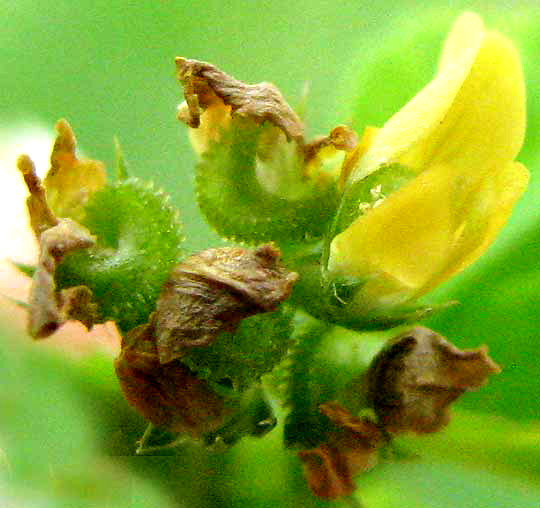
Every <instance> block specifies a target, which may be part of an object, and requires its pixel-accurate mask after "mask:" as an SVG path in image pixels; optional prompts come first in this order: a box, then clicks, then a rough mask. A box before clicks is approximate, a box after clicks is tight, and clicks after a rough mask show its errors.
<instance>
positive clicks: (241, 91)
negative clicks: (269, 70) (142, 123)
mask: <svg viewBox="0 0 540 508" xmlns="http://www.w3.org/2000/svg"><path fill="white" fill-rule="evenodd" d="M176 68H177V75H178V79H179V80H180V82H181V83H182V84H183V85H184V97H185V99H186V102H185V105H181V106H180V111H179V115H178V116H179V119H180V120H181V121H183V122H185V123H187V124H188V125H189V126H190V127H192V128H197V127H199V125H200V117H201V114H202V111H204V110H205V109H207V108H210V106H216V105H219V104H220V103H222V104H224V105H225V106H230V107H231V110H232V113H233V114H236V115H241V116H244V117H247V118H252V119H253V120H255V121H256V122H258V123H262V122H264V121H270V122H271V123H273V124H274V125H276V126H277V127H279V128H280V129H281V130H282V131H283V132H284V134H285V136H286V137H287V139H288V140H291V139H292V140H294V141H296V142H297V143H299V145H300V146H302V145H303V143H304V141H303V132H304V126H303V125H302V122H301V121H300V118H298V116H297V114H296V113H295V112H294V111H293V110H292V109H291V107H290V106H289V105H288V104H287V102H286V101H285V99H284V98H283V96H282V95H281V93H280V91H279V90H278V89H277V88H276V86H274V85H273V84H271V83H259V84H256V85H247V84H245V83H242V82H241V81H238V80H237V79H234V78H233V77H231V76H229V75H227V74H225V73H224V72H222V71H220V70H219V69H218V68H216V67H215V66H213V65H212V64H209V63H206V62H200V61H198V60H189V59H187V58H182V57H177V58H176Z"/></svg>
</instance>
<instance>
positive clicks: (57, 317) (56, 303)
mask: <svg viewBox="0 0 540 508" xmlns="http://www.w3.org/2000/svg"><path fill="white" fill-rule="evenodd" d="M94 243H95V238H94V237H93V236H92V235H91V234H90V233H89V232H88V230H87V229H86V228H83V227H82V226H80V225H79V224H77V223H76V222H74V221H72V220H71V219H60V221H59V223H58V224H57V225H56V226H53V227H52V228H50V229H47V230H46V231H45V232H44V233H42V234H41V236H40V238H39V249H40V254H39V260H38V264H37V267H36V272H35V274H34V278H33V280H32V287H31V289H30V298H29V306H30V314H29V321H28V331H29V333H30V335H31V336H32V337H34V338H36V339H41V338H45V337H48V336H49V335H51V334H52V333H54V332H55V331H56V330H57V329H58V328H59V327H60V325H61V324H63V323H65V322H66V321H67V320H68V319H77V320H79V321H81V322H82V323H83V324H85V325H86V326H87V327H88V328H91V326H92V324H94V323H95V320H96V318H97V306H96V305H95V304H93V303H92V302H91V296H92V292H91V291H90V290H89V289H88V288H87V287H84V286H78V287H74V288H70V289H69V290H65V291H63V292H62V293H60V294H58V293H57V292H56V285H55V282H54V273H55V270H56V267H57V266H58V265H59V264H60V263H61V262H62V259H63V258H64V256H65V255H66V254H69V253H70V252H73V251H75V250H79V249H87V248H88V247H91V246H92V245H94Z"/></svg>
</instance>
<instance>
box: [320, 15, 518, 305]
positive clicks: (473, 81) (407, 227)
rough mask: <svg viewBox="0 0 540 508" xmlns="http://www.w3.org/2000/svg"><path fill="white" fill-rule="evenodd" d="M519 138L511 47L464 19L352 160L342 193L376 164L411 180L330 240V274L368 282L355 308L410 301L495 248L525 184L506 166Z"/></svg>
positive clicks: (515, 57) (512, 167)
mask: <svg viewBox="0 0 540 508" xmlns="http://www.w3.org/2000/svg"><path fill="white" fill-rule="evenodd" d="M524 133H525V89H524V80H523V74H522V69H521V65H520V60H519V55H518V53H517V51H516V49H515V48H514V46H513V45H512V43H511V42H510V41H509V40H508V39H506V38H505V37H503V36H502V35H500V34H498V33H495V32H489V31H485V30H484V27H483V24H482V21H481V19H480V18H479V17H478V16H476V15H474V14H471V13H465V14H463V15H462V16H460V17H459V19H458V20H457V21H456V23H455V25H454V27H453V28H452V30H451V33H450V35H449V36H448V38H447V40H446V42H445V44H444V48H443V52H442V56H441V59H440V63H439V69H438V72H437V74H436V76H435V78H434V79H433V81H431V83H429V84H428V85H427V86H426V87H425V88H424V89H423V90H421V91H420V92H419V93H418V94H417V95H416V96H415V97H414V98H413V99H412V100H411V101H410V102H409V103H408V104H406V105H405V106H404V107H403V109H401V111H399V112H398V113H397V114H395V115H394V116H393V117H391V118H390V119H389V120H388V121H387V122H386V124H385V125H384V126H383V127H382V128H381V129H380V130H379V131H377V132H376V133H373V131H371V139H370V143H369V146H368V147H367V148H364V150H365V151H364V152H363V153H360V154H358V153H357V154H356V156H355V157H352V159H353V160H355V166H354V167H353V168H352V170H351V171H350V175H349V176H348V180H347V182H346V185H347V186H348V188H350V186H351V185H354V184H355V183H356V184H357V183H358V182H360V181H362V179H364V178H365V177H366V176H368V175H370V174H372V173H374V172H375V171H377V169H379V168H380V167H381V166H382V165H389V164H394V163H396V164H399V165H400V166H405V167H406V168H407V169H408V170H411V171H413V172H414V174H415V175H416V176H415V177H414V178H413V179H412V180H410V181H409V182H408V183H406V184H405V185H403V186H402V187H401V188H399V189H398V190H397V191H395V192H393V193H391V194H390V195H389V196H384V195H381V196H379V198H380V199H378V200H377V203H376V206H371V207H367V208H366V207H364V208H361V207H360V208H361V212H363V213H361V212H359V215H358V217H357V218H355V219H354V220H353V222H352V223H351V224H350V226H348V227H347V228H346V229H345V230H344V231H342V232H340V233H339V234H338V235H337V236H336V237H335V238H334V239H333V240H332V243H331V246H330V254H329V260H328V271H329V274H330V275H336V276H337V275H347V276H355V277H359V278H361V279H362V280H364V281H367V282H366V283H365V284H364V285H363V286H362V289H361V290H360V291H359V292H358V293H357V294H356V296H355V304H357V305H359V306H361V307H362V308H363V309H365V310H369V309H380V308H381V307H382V308H384V307H387V306H388V307H392V306H395V305H399V304H403V303H406V302H408V301H411V300H413V299H414V298H417V297H418V296H420V295H422V294H424V293H425V292H427V291H429V290H430V289H432V288H433V287H435V286H436V285H438V284H440V283H441V282H443V281H444V280H446V279H447V278H449V277H451V276H452V275H454V274H456V273H458V272H460V271H461V270H463V269H464V268H465V267H466V266H468V265H469V264H471V263H472V262H473V261H475V260H476V259H477V258H478V257H479V256H480V255H481V254H482V253H483V252H484V251H485V250H486V249H487V248H488V246H489V245H490V244H491V243H492V242H493V240H494V239H495V237H496V235H497V233H498V232H499V230H500V229H501V228H502V227H503V226H504V224H505V223H506V221H507V220H508V218H509V216H510V213H511V210H512V207H513V205H514V204H515V202H516V201H517V199H518V198H519V197H520V196H521V194H522V193H523V192H524V190H525V188H526V186H527V182H528V172H527V169H526V168H525V167H524V166H523V165H521V164H519V163H517V162H514V158H515V157H516V155H517V154H518V152H519V150H520V148H521V145H522V143H523V138H524ZM361 145H362V143H361ZM349 166H350V162H349ZM348 170H349V169H348V168H347V165H345V166H344V171H348ZM374 192H377V189H374Z"/></svg>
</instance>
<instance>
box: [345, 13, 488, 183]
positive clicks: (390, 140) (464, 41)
mask: <svg viewBox="0 0 540 508" xmlns="http://www.w3.org/2000/svg"><path fill="white" fill-rule="evenodd" d="M484 35H485V32H484V30H483V25H482V21H481V20H480V18H478V17H477V16H475V15H474V14H470V13H467V14H465V15H463V16H461V17H460V18H459V19H458V20H457V21H456V23H455V25H454V28H453V30H452V32H451V33H450V36H449V38H448V40H447V42H446V44H445V51H444V53H443V60H442V65H441V67H440V69H439V72H438V74H437V75H436V77H435V79H434V80H433V81H431V83H429V84H428V85H427V86H426V87H425V88H424V89H423V90H421V91H420V92H419V93H418V94H417V95H416V96H415V97H414V98H413V99H412V100H411V101H410V102H408V103H407V104H406V105H405V106H404V107H403V108H402V109H401V110H400V111H399V112H398V113H396V114H395V115H394V116H393V117H392V118H390V120H388V122H386V124H385V125H384V127H383V128H382V129H381V130H380V131H379V133H378V134H377V136H376V138H375V140H374V142H373V144H372V146H371V148H370V149H369V150H368V152H367V153H366V154H365V155H364V156H363V157H362V158H361V159H360V161H359V164H358V166H357V168H356V170H355V172H354V173H353V175H352V177H351V181H352V182H354V181H357V180H359V179H361V178H364V177H365V176H366V175H368V174H370V173H372V172H373V171H375V170H376V169H377V168H378V167H379V166H380V165H381V164H386V163H390V162H394V161H397V160H398V159H399V157H401V156H402V155H404V154H405V153H406V152H407V151H408V150H410V149H411V147H412V146H413V145H415V144H418V143H420V142H422V141H424V140H426V139H427V138H428V137H430V136H431V135H432V134H433V133H434V132H436V131H437V129H438V127H439V126H440V125H441V122H442V121H443V120H444V118H445V117H446V115H447V113H448V110H449V109H450V108H451V106H452V103H453V101H454V99H455V97H456V95H457V94H458V92H459V90H460V88H461V86H462V84H463V82H464V81H465V79H466V78H467V76H468V74H469V72H470V70H471V67H472V66H473V63H474V62H475V59H476V57H477V54H478V52H479V51H480V47H481V46H482V42H483V40H484Z"/></svg>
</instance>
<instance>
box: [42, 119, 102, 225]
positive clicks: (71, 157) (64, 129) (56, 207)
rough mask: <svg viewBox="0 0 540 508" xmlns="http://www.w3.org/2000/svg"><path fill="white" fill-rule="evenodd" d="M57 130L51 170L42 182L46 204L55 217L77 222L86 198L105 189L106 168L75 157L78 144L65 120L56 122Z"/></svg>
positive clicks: (98, 163) (95, 162) (100, 164)
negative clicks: (45, 194)
mask: <svg viewBox="0 0 540 508" xmlns="http://www.w3.org/2000/svg"><path fill="white" fill-rule="evenodd" d="M56 131H57V132H58V136H57V138H56V141H55V143H54V147H53V150H52V153H51V167H50V169H49V171H48V173H47V176H46V177H45V181H44V185H45V188H46V190H47V201H48V203H49V206H50V207H51V209H52V210H53V211H54V213H55V214H56V215H57V216H58V217H71V218H74V219H79V218H80V216H81V214H82V209H83V207H84V205H85V203H86V202H87V201H88V198H89V196H90V195H91V194H92V193H94V192H96V191H97V190H99V189H101V188H102V187H104V186H105V179H106V174H105V166H104V165H103V163H101V162H99V161H94V160H90V159H78V158H77V155H76V153H75V151H76V146H77V141H76V139H75V135H74V133H73V130H72V129H71V126H70V125H69V123H68V122H67V121H66V120H64V119H62V120H59V121H58V122H57V123H56Z"/></svg>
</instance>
